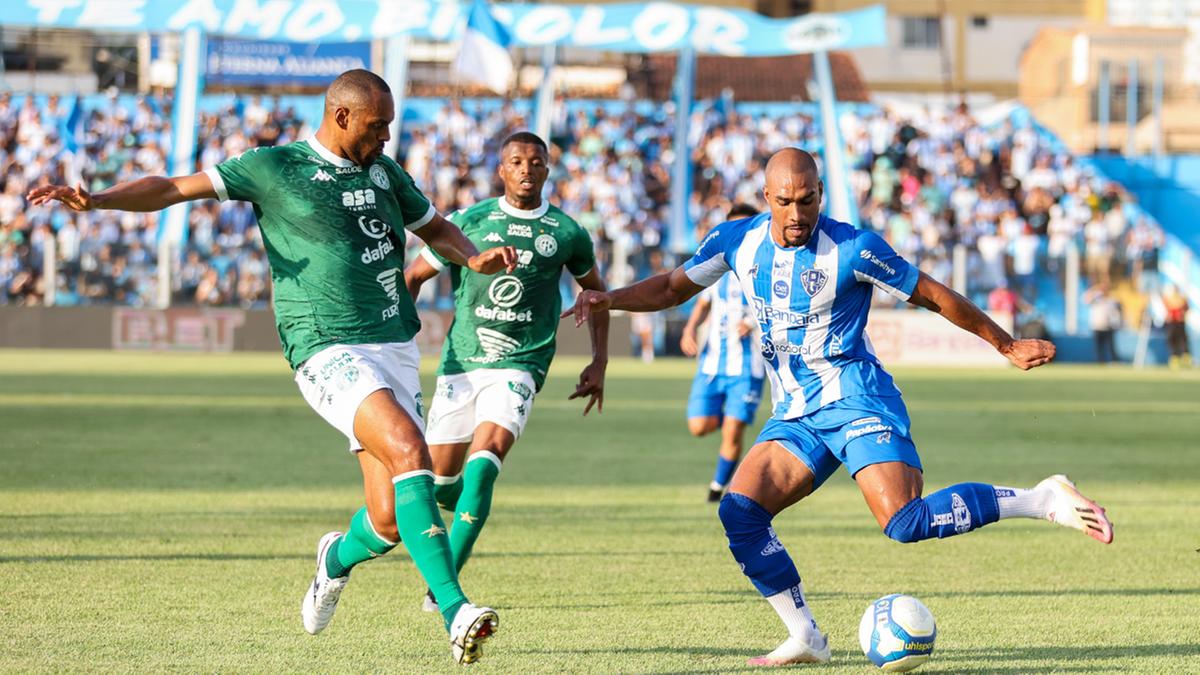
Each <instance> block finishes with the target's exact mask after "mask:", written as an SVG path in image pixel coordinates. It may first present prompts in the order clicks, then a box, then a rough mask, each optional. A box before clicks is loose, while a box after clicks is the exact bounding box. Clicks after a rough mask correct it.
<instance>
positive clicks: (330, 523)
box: [0, 351, 1200, 673]
mask: <svg viewBox="0 0 1200 675" xmlns="http://www.w3.org/2000/svg"><path fill="white" fill-rule="evenodd" d="M427 365H429V366H431V365H432V364H427ZM581 365H582V364H581V362H580V361H572V360H563V361H561V362H560V363H557V364H556V369H555V371H554V374H553V375H552V377H551V378H550V381H549V383H548V384H547V386H546V388H545V390H544V391H543V392H542V394H541V395H540V397H539V398H538V402H537V404H536V406H535V412H534V414H533V421H532V422H531V424H530V427H529V429H528V431H527V434H526V436H525V437H524V438H523V439H522V440H521V442H520V443H519V444H518V446H517V448H516V449H515V450H514V452H513V454H512V456H511V458H510V461H509V463H508V465H507V466H506V468H505V470H504V473H503V474H502V476H501V480H500V483H499V486H498V489H497V493H496V495H497V497H496V503H495V507H494V509H493V512H492V517H491V520H490V521H489V524H488V530H487V531H486V532H485V534H484V535H483V537H482V538H481V540H480V542H479V544H478V545H477V547H476V553H475V556H474V558H473V559H472V562H471V564H470V565H469V566H468V567H467V569H466V571H465V573H464V575H463V583H464V586H465V588H466V589H467V591H468V593H469V594H470V595H471V596H472V597H473V598H474V599H476V600H477V601H479V602H484V603H488V604H491V605H492V606H494V607H496V608H497V609H499V610H500V612H501V617H502V632H501V635H500V636H499V637H497V638H496V640H495V641H493V642H491V643H489V644H488V646H487V654H486V658H485V660H484V661H483V662H481V663H480V664H478V665H477V666H474V667H473V669H474V670H476V671H484V672H502V673H514V672H557V671H574V672H581V671H586V672H675V673H680V672H692V673H718V672H720V673H725V672H736V671H739V670H741V669H742V668H743V664H744V660H745V658H746V657H747V656H751V655H754V654H757V653H761V652H764V651H766V650H769V649H770V648H772V647H774V646H775V644H776V643H777V642H778V641H779V640H780V639H782V638H783V637H784V636H783V633H782V629H781V625H780V624H779V623H778V620H777V619H776V617H775V616H774V613H773V612H772V611H771V610H770V608H769V607H768V606H767V605H766V603H764V602H763V601H762V600H761V599H760V598H759V597H758V595H757V594H756V593H755V592H754V590H753V589H752V587H751V586H750V584H749V583H748V582H747V581H746V580H745V579H744V578H743V577H742V576H741V574H740V573H739V572H738V569H737V566H736V565H735V564H734V563H733V561H732V558H731V557H730V555H729V553H728V550H727V549H726V548H725V542H724V537H723V535H722V533H721V528H720V524H719V522H718V520H717V518H716V515H715V513H714V508H713V506H712V505H710V504H706V503H704V502H703V496H704V493H705V491H706V484H707V482H708V479H709V477H710V474H711V470H712V469H711V467H712V457H713V453H714V450H713V447H714V443H715V441H713V440H710V439H704V440H696V439H692V438H690V437H688V436H687V435H686V434H685V433H684V426H683V407H684V399H685V397H686V393H687V389H688V382H689V380H690V376H691V369H692V365H691V364H690V363H685V362H665V363H661V364H655V365H653V366H649V367H648V366H643V365H642V364H641V363H634V362H632V361H616V362H614V363H613V364H612V366H611V367H610V370H609V384H608V402H607V404H606V406H605V412H604V414H603V415H602V416H600V417H592V416H589V417H588V418H586V419H583V418H580V416H579V411H580V410H581V406H579V405H576V403H577V402H568V401H566V395H567V393H568V392H569V391H570V385H571V384H572V381H573V378H574V377H575V375H576V373H577V371H578V368H579V367H580V366H581ZM425 374H426V376H427V380H426V390H427V391H430V390H431V389H430V384H431V381H432V377H431V376H432V369H429V370H427V371H426V373H425ZM896 376H897V380H898V381H899V383H900V385H901V387H902V388H903V390H904V392H905V396H906V399H907V401H908V404H909V408H910V411H911V412H912V415H913V418H914V434H915V437H916V440H917V443H918V447H919V449H920V451H921V455H922V458H923V461H924V462H925V466H926V470H927V473H926V484H927V485H928V486H929V487H930V488H935V489H936V488H937V487H941V486H944V485H946V484H949V483H954V482H960V481H964V480H980V481H986V482H997V483H1002V484H1012V485H1027V484H1032V483H1034V482H1036V481H1037V480H1039V479H1041V478H1043V477H1045V476H1046V475H1048V474H1051V473H1055V472H1060V471H1062V472H1066V473H1068V474H1070V475H1071V476H1072V477H1073V478H1074V479H1076V481H1077V482H1078V483H1079V485H1080V487H1081V488H1082V489H1083V490H1084V491H1085V492H1086V493H1087V494H1089V495H1090V496H1093V497H1094V498H1096V499H1097V500H1098V501H1100V502H1101V503H1102V504H1103V505H1105V506H1106V507H1107V508H1108V509H1109V513H1110V514H1111V516H1112V518H1113V520H1114V522H1115V523H1116V541H1115V543H1114V544H1113V545H1111V546H1108V547H1105V546H1102V545H1100V544H1097V543H1096V542H1094V541H1092V540H1091V539H1089V538H1087V537H1085V536H1083V535H1082V534H1080V533H1077V532H1074V531H1070V530H1065V529H1062V528H1057V527H1054V526H1051V525H1048V524H1046V523H1042V522H1035V521H1008V522H1004V523H1000V524H998V525H994V526H991V527H989V528H987V529H986V530H985V531H984V532H982V533H977V534H972V535H970V536H966V537H957V538H954V539H950V540H946V541H935V542H925V543H921V544H915V545H908V546H902V545H900V544H896V543H894V542H891V541H889V540H888V539H886V538H884V537H883V536H882V535H881V534H880V533H879V531H878V528H877V526H876V525H875V523H874V520H873V519H872V518H871V516H870V514H869V512H868V511H867V509H866V507H865V505H864V504H863V503H862V497H861V496H860V495H859V493H858V491H857V489H856V488H855V487H854V484H853V483H852V481H851V480H850V479H849V478H848V477H847V476H846V475H845V474H844V473H842V474H840V475H838V476H835V477H834V478H832V479H831V480H830V481H829V483H828V484H827V485H826V486H825V487H824V488H823V489H822V490H820V492H818V493H817V494H816V495H814V496H813V497H811V498H809V499H808V500H805V501H804V502H802V503H801V504H800V505H799V506H797V507H795V508H793V509H791V510H790V511H788V512H786V513H785V514H784V515H783V516H781V517H780V518H779V519H777V520H776V528H777V529H778V530H779V533H780V536H781V538H782V539H783V541H784V543H785V544H786V545H787V546H788V548H789V550H790V552H791V554H792V557H793V558H794V559H795V560H796V562H797V565H798V566H799V567H800V571H801V574H802V575H803V577H804V578H805V583H806V585H807V588H808V591H809V598H810V601H811V604H812V606H813V607H814V612H815V614H816V616H817V619H818V620H819V621H820V622H821V624H822V627H823V628H824V629H825V630H826V631H828V632H829V634H830V637H831V639H832V641H833V650H834V658H833V662H832V663H831V664H829V665H828V666H819V667H815V666H807V667H804V669H805V670H808V671H813V672H821V673H825V672H850V673H868V672H871V671H873V670H874V669H873V667H871V666H870V664H869V663H868V662H867V661H866V659H865V658H864V657H863V656H862V654H861V652H860V651H859V649H858V645H857V637H856V634H857V625H858V619H859V616H860V615H861V613H862V611H863V609H864V608H865V607H866V605H867V603H868V602H869V601H870V600H872V599H874V598H875V597H877V596H880V595H883V594H885V593H890V592H906V593H911V594H914V595H916V596H918V597H919V598H921V599H922V600H924V601H925V603H926V604H927V605H928V606H929V607H930V608H931V609H932V610H933V612H934V614H935V615H936V616H937V618H938V627H939V636H938V643H937V649H936V652H935V655H934V659H933V661H931V662H930V664H929V665H928V666H926V667H925V668H924V669H923V670H922V672H941V673H960V672H996V673H1035V672H1050V671H1057V672H1087V673H1107V672H1112V673H1116V672H1122V673H1124V672H1144V673H1177V672H1200V553H1198V551H1197V549H1198V548H1200V525H1198V524H1200V450H1198V449H1197V439H1198V438H1200V374H1197V373H1183V374H1180V373H1167V372H1157V371H1155V372H1144V373H1142V372H1134V371H1129V370H1123V369H1095V368H1075V367H1064V366H1056V367H1051V368H1046V369H1043V370H1041V371H1038V372H1032V373H1017V372H1015V371H968V370H944V371H933V370H897V371H896ZM360 500H361V493H360V487H359V482H358V475H357V466H356V463H355V462H354V461H353V460H352V459H351V458H350V456H349V455H348V454H347V453H346V452H345V450H344V440H343V439H340V438H339V437H338V435H337V433H336V432H335V431H333V430H332V429H331V428H328V427H326V426H325V425H324V423H323V422H321V420H320V419H319V418H318V417H317V416H316V415H315V414H314V413H312V412H311V411H310V410H309V409H308V408H307V407H306V406H305V405H304V403H303V401H302V400H301V399H300V396H299V394H298V393H297V391H296V389H295V386H294V385H293V384H292V382H291V378H290V373H289V372H288V370H287V368H286V365H285V364H284V362H283V360H282V359H281V358H280V357H279V356H278V355H273V354H271V355H230V356H211V355H194V356H182V355H162V354H150V355H140V354H127V353H126V354H112V353H100V352H31V351H0V542H2V545H0V575H3V577H2V578H3V579H4V580H5V583H4V591H3V593H2V594H0V596H2V599H0V635H3V639H2V641H0V644H2V646H0V670H3V671H7V672H22V673H25V672H45V671H104V672H163V671H188V672H195V671H206V672H216V671H223V672H229V671H242V672H244V671H251V672H272V673H273V672H294V671H303V672H321V673H333V672H383V671H389V672H414V673H415V672H430V671H439V670H450V669H451V666H450V657H449V651H448V649H447V646H446V641H445V635H444V633H443V632H442V629H441V625H440V622H439V621H438V620H437V619H435V618H434V617H432V616H430V615H427V614H423V613H422V612H421V611H420V607H419V601H420V598H421V594H422V593H423V591H424V586H423V585H422V583H421V582H420V580H419V578H418V576H417V574H416V572H415V570H414V568H413V566H412V564H411V563H410V562H409V560H408V558H407V557H406V556H405V555H404V553H403V552H402V551H397V552H395V553H393V554H392V555H390V556H388V557H387V558H385V559H382V560H378V561H374V562H372V563H370V564H367V565H363V566H362V567H361V568H359V569H358V570H356V571H355V573H354V579H353V583H352V584H351V585H350V586H349V588H348V589H347V591H346V594H345V595H344V596H343V599H342V604H341V607H340V608H339V611H338V615H337V618H336V619H335V620H334V622H333V624H332V625H331V626H330V628H329V629H328V630H327V631H325V632H324V633H322V634H321V635H320V636H319V637H315V638H314V637H311V636H308V635H306V634H305V633H304V632H303V631H302V629H301V626H300V617H299V611H298V608H299V602H300V597H301V595H302V594H303V592H304V591H305V589H306V588H307V585H308V582H309V577H310V575H311V574H312V555H313V547H314V545H315V543H316V541H317V539H318V537H320V536H321V535H322V534H323V533H324V532H326V531H327V530H330V529H335V528H337V529H341V528H342V527H344V524H345V523H346V521H347V519H348V517H349V516H350V515H351V514H352V513H353V512H354V511H355V510H356V509H357V508H358V506H359V505H360Z"/></svg>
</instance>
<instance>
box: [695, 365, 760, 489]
mask: <svg viewBox="0 0 1200 675" xmlns="http://www.w3.org/2000/svg"><path fill="white" fill-rule="evenodd" d="M724 399H725V400H724V401H723V403H722V409H721V413H722V416H723V418H724V420H723V421H722V423H721V448H720V450H719V452H718V454H717V467H716V469H715V470H714V471H713V479H712V482H711V483H710V484H709V493H708V500H709V501H710V502H715V501H718V500H720V499H721V494H722V493H724V492H725V487H726V486H727V485H728V484H729V479H730V478H731V477H732V476H733V470H734V468H735V467H736V466H737V463H738V459H740V458H741V456H742V449H743V445H742V442H743V441H742V437H743V436H744V435H745V432H746V426H747V425H749V424H752V423H753V422H754V415H755V414H756V413H757V412H758V404H759V402H760V401H761V400H762V378H756V377H749V376H746V377H735V378H729V379H728V382H727V384H726V385H725V387H724Z"/></svg>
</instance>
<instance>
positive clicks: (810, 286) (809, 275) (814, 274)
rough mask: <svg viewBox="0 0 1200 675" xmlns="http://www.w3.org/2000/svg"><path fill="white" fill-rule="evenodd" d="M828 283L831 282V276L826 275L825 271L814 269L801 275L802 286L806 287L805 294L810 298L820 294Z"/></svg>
mask: <svg viewBox="0 0 1200 675" xmlns="http://www.w3.org/2000/svg"><path fill="white" fill-rule="evenodd" d="M826 281H829V275H828V274H825V270H817V269H812V270H804V271H803V272H801V273H800V285H802V286H804V292H805V293H808V295H809V297H811V296H814V295H816V294H817V293H820V292H821V289H822V288H825V282H826Z"/></svg>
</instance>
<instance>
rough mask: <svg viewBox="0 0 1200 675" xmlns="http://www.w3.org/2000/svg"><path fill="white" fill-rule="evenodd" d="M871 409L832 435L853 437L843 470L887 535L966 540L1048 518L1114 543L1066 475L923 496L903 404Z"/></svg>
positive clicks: (1100, 515)
mask: <svg viewBox="0 0 1200 675" xmlns="http://www.w3.org/2000/svg"><path fill="white" fill-rule="evenodd" d="M856 398H857V397H856ZM892 399H894V400H892ZM839 403H843V404H845V402H839ZM870 405H871V406H872V407H870V408H866V407H860V408H858V409H856V410H846V411H845V412H844V413H842V414H844V415H845V417H844V419H849V418H851V417H856V418H857V419H853V420H851V421H850V422H849V423H848V424H845V425H843V426H841V427H840V428H838V429H837V430H836V432H835V434H836V436H837V437H840V438H843V439H844V438H849V439H850V440H849V441H846V442H845V446H844V448H843V452H844V453H845V455H844V457H845V462H846V467H847V469H848V470H849V471H850V472H851V474H852V475H853V476H854V480H855V481H856V482H857V483H858V486H859V489H860V490H861V491H862V493H863V497H864V498H865V499H866V501H867V505H868V507H870V509H871V513H872V515H874V516H875V520H876V521H877V522H878V523H879V526H880V527H881V528H883V531H884V533H885V534H887V536H888V537H890V538H892V539H895V540H896V541H900V542H904V543H909V542H916V541H923V540H925V539H930V538H933V537H938V538H945V537H952V536H954V535H958V534H964V533H966V532H970V531H972V530H975V529H978V528H980V527H983V526H984V525H987V524H990V523H994V522H996V521H997V520H1001V519H1004V518H1043V519H1046V520H1050V521H1052V522H1055V523H1058V524H1060V525H1065V526H1067V527H1073V528H1075V529H1078V530H1081V531H1083V532H1085V533H1086V534H1088V535H1089V536H1091V537H1093V538H1095V539H1097V540H1099V541H1101V542H1104V543H1109V542H1111V541H1112V525H1111V524H1110V523H1109V521H1108V518H1107V517H1106V516H1105V515H1104V509H1102V508H1100V507H1099V506H1098V505H1096V504H1095V503H1094V502H1092V501H1090V500H1088V499H1087V498H1086V497H1084V496H1083V495H1082V494H1080V493H1079V491H1078V490H1076V489H1075V485H1074V484H1073V483H1071V482H1070V481H1069V480H1068V479H1067V478H1066V477H1065V476H1051V477H1050V478H1047V479H1046V480H1043V481H1042V482H1041V483H1038V484H1037V486H1035V487H1034V488H1032V489H1029V490H1024V489H1018V488H1010V487H1004V486H998V485H990V484H987V483H958V484H956V485H951V486H949V487H946V488H942V489H941V490H938V491H936V492H933V493H931V494H928V495H926V496H924V497H922V496H921V493H922V491H923V487H924V485H923V477H922V474H921V462H920V459H919V458H918V457H917V452H916V448H915V446H914V445H913V442H912V438H911V436H910V435H909V430H908V413H907V411H906V410H904V407H903V402H902V401H900V400H899V397H891V398H890V399H884V400H879V401H877V402H875V403H872V404H870ZM835 407H836V406H835Z"/></svg>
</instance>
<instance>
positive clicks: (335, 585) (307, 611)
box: [300, 532, 350, 635]
mask: <svg viewBox="0 0 1200 675" xmlns="http://www.w3.org/2000/svg"><path fill="white" fill-rule="evenodd" d="M340 536H342V533H341V532H329V533H328V534H326V535H325V536H324V537H321V541H320V542H318V543H317V573H316V574H315V575H314V576H313V580H312V583H311V584H310V585H309V587H308V592H307V593H305V594H304V600H303V601H301V603H300V617H301V618H302V619H304V630H306V631H308V632H309V634H311V635H316V634H317V633H320V632H321V631H322V630H324V629H325V626H328V625H329V622H330V620H332V619H333V612H334V610H336V609H337V604H338V599H339V598H341V597H342V590H343V589H344V588H346V583H347V582H349V581H350V577H348V576H346V577H338V578H336V579H330V578H329V574H328V573H327V572H326V571H325V555H326V554H327V553H328V552H329V547H330V546H332V545H333V542H335V541H337V538H338V537H340Z"/></svg>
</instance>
